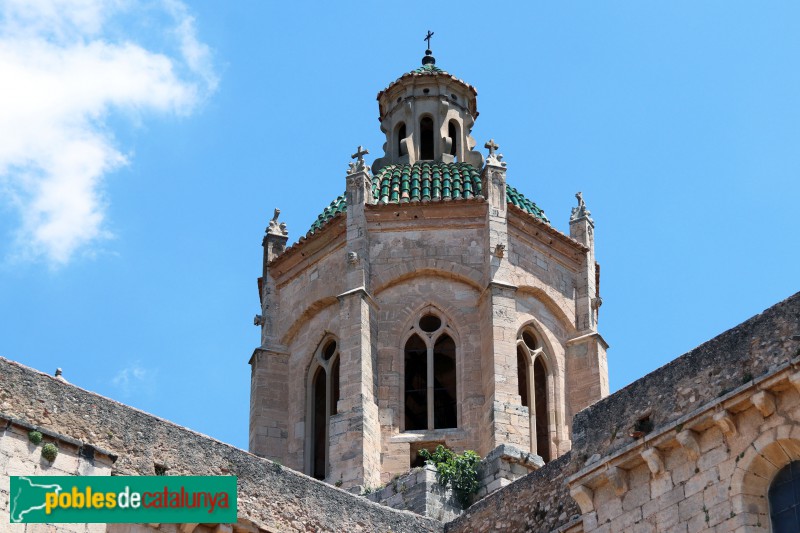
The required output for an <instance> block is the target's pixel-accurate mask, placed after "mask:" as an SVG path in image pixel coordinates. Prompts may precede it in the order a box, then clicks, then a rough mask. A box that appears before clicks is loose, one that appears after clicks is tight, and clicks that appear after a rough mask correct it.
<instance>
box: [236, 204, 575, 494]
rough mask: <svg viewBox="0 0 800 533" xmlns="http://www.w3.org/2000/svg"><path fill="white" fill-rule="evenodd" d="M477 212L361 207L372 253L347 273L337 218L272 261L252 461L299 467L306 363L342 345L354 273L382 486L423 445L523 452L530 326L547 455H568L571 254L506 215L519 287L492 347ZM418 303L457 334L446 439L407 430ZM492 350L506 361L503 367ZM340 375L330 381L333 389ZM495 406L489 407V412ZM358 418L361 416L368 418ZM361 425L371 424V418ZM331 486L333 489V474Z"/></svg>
mask: <svg viewBox="0 0 800 533" xmlns="http://www.w3.org/2000/svg"><path fill="white" fill-rule="evenodd" d="M486 213H487V203H486V202H485V201H484V200H482V199H473V200H462V201H458V202H431V203H408V204H400V205H382V206H376V205H366V206H364V214H365V222H364V223H365V224H366V227H365V228H363V234H362V233H358V235H360V236H361V237H360V238H363V239H365V240H366V242H367V244H368V257H361V256H360V255H359V256H358V257H357V259H355V261H357V263H351V262H350V260H349V258H348V253H349V252H351V251H352V250H350V249H349V248H348V247H349V246H350V245H349V244H347V243H346V241H345V233H344V229H343V228H344V227H343V225H342V224H343V218H342V217H338V218H335V219H333V220H332V221H331V222H330V223H329V225H327V226H325V227H324V228H322V229H321V230H319V231H318V232H317V233H316V234H314V235H312V236H311V237H309V238H307V239H305V240H302V241H301V242H299V243H298V244H295V245H294V246H292V247H290V248H289V249H287V251H286V252H285V253H284V255H283V256H279V257H278V258H277V259H276V260H274V261H273V262H272V263H270V265H269V272H270V276H271V277H272V278H273V279H274V280H275V281H274V284H275V292H274V293H273V294H272V295H271V298H272V301H273V303H272V304H271V311H270V312H272V313H274V314H275V317H274V319H273V320H271V321H269V323H270V324H274V328H275V331H274V335H273V337H272V339H273V340H272V341H271V342H272V343H273V344H274V346H262V347H261V348H260V349H259V350H257V351H256V354H257V357H256V356H254V359H257V364H256V365H254V368H253V372H254V379H253V386H254V387H256V388H258V391H257V392H254V393H253V396H252V398H251V435H250V440H251V450H253V451H254V452H256V453H258V454H259V455H262V456H265V457H269V458H273V459H276V460H280V461H281V462H283V463H284V464H286V465H287V466H290V467H292V468H295V469H297V470H301V471H303V470H305V468H306V463H307V458H306V457H305V455H306V449H307V443H306V440H307V438H308V434H307V433H308V427H307V424H306V419H307V418H308V416H307V415H308V410H307V403H308V398H309V393H308V380H309V377H308V369H309V364H310V362H311V359H312V357H313V353H314V351H315V350H316V349H317V347H318V345H319V343H320V341H321V339H322V338H323V337H324V336H325V335H326V334H332V335H334V336H336V337H338V338H340V339H342V328H343V327H344V322H343V320H344V318H343V317H344V316H347V315H342V314H341V311H340V306H341V303H340V301H339V300H338V299H337V297H339V296H340V295H341V294H343V293H345V291H347V290H352V289H354V288H355V287H350V286H345V284H344V280H346V279H350V278H349V277H348V276H351V274H352V272H351V271H352V269H353V266H354V265H358V266H359V267H361V266H363V267H364V271H365V277H364V287H365V289H366V291H367V293H368V294H369V297H371V298H372V299H373V300H374V304H373V305H372V307H370V309H369V310H368V311H367V313H368V315H369V317H368V319H369V323H370V324H374V326H375V334H374V335H372V334H370V335H371V342H372V343H373V344H372V346H373V357H374V358H375V361H376V365H375V367H374V368H375V373H376V375H375V387H376V388H375V391H374V392H375V398H376V400H377V409H375V413H377V418H378V419H379V427H380V432H381V436H380V439H381V444H380V447H381V450H380V454H381V455H380V457H381V466H380V470H381V472H380V480H381V481H382V482H386V481H388V480H389V479H391V478H392V477H393V476H394V475H396V474H399V473H404V472H407V471H408V470H409V468H410V465H411V459H412V458H411V451H410V450H411V447H412V446H417V445H419V444H420V443H425V442H430V443H442V442H443V443H445V444H446V445H447V446H449V447H452V448H453V449H455V450H457V451H463V450H466V449H473V450H477V451H478V452H479V453H481V454H484V455H485V454H487V453H489V452H490V451H491V450H492V449H493V448H494V447H495V446H496V444H497V443H508V444H512V445H514V446H517V447H519V448H522V449H526V450H530V447H531V444H530V430H529V417H530V413H529V412H528V410H527V408H523V407H522V406H521V405H520V397H519V395H518V394H516V393H517V384H516V379H517V374H516V372H517V370H516V347H515V346H516V335H517V333H518V331H519V330H520V328H522V327H523V326H526V325H528V326H530V327H533V328H535V329H536V331H537V334H538V335H539V336H541V337H542V339H543V341H544V344H545V346H546V350H547V354H548V358H549V359H548V360H549V362H550V364H549V370H550V371H551V373H552V375H551V383H550V393H551V397H550V398H549V399H548V410H549V416H548V418H549V420H550V428H551V431H552V435H551V450H552V453H554V454H556V455H557V454H560V453H564V452H565V451H566V450H568V449H569V447H570V438H569V416H568V414H567V413H568V409H569V407H568V405H567V402H566V398H567V397H568V396H567V392H568V387H567V384H566V361H565V343H566V342H567V340H568V339H569V338H571V337H574V336H575V334H576V330H575V327H574V325H573V324H572V322H571V320H574V313H575V303H574V287H575V285H576V280H575V276H576V275H577V267H578V265H579V264H580V261H579V260H580V253H581V252H580V250H579V248H580V246H578V245H576V244H575V243H570V242H569V241H568V239H567V240H564V237H565V236H563V235H560V236H558V238H556V239H555V240H556V241H559V242H558V243H556V244H553V243H554V239H553V235H551V234H550V233H552V232H555V230H552V229H549V230H545V229H542V228H539V227H538V226H537V227H533V226H530V227H528V226H526V225H525V222H524V221H523V220H522V215H520V214H514V215H513V216H514V217H515V220H516V222H515V223H516V225H517V227H516V229H515V230H514V236H513V239H512V240H511V242H512V246H511V251H510V254H509V256H508V257H506V258H505V259H504V260H503V264H504V265H507V266H508V269H506V270H504V272H506V271H507V272H509V273H510V274H509V279H510V281H511V282H513V283H518V284H519V285H520V287H521V289H520V290H519V291H518V292H517V293H516V294H512V295H511V299H510V300H509V305H510V307H509V308H508V309H507V310H506V312H507V315H508V316H507V319H508V327H507V328H506V329H507V330H508V331H507V332H505V331H504V332H500V333H499V334H498V335H500V336H499V337H497V335H495V336H494V337H492V336H491V335H489V336H487V333H486V332H487V331H490V330H491V327H492V326H491V324H489V322H490V319H491V317H492V315H493V313H495V312H500V310H494V309H492V306H493V305H494V304H493V303H492V299H491V298H490V299H489V300H487V293H486V287H487V285H488V283H489V280H488V279H487V277H486V276H487V262H488V261H490V260H492V257H491V252H490V250H489V244H488V241H487V226H486V216H487V215H486ZM525 216H527V215H525ZM340 219H341V220H340ZM356 229H357V230H358V231H359V232H361V231H362V229H361V228H356ZM348 231H350V230H348ZM354 231H355V230H354ZM548 231H549V232H550V233H548ZM348 238H349V237H348ZM559 238H560V239H561V240H559ZM561 241H563V242H561ZM361 253H362V252H359V254H361ZM570 270H571V271H570ZM351 281H352V280H351ZM351 284H352V283H351ZM356 284H357V282H356ZM426 306H432V307H433V308H435V309H436V310H437V312H438V313H440V314H442V315H443V316H445V317H446V319H447V321H448V325H449V326H451V328H452V329H453V331H454V333H455V335H454V337H455V338H454V340H455V341H456V344H457V362H458V391H457V396H458V420H459V424H458V428H456V429H447V430H429V431H413V432H408V431H405V430H404V416H405V414H404V407H403V401H404V398H403V379H404V352H403V348H404V342H405V339H406V338H407V337H408V335H407V331H408V329H409V327H410V325H411V324H412V323H413V322H414V321H415V320H416V319H418V318H419V317H420V316H421V315H422V314H423V313H424V310H425V308H426ZM487 306H488V307H487ZM373 315H374V316H373ZM570 317H572V318H570ZM486 327H489V328H490V330H486ZM495 337H497V338H495ZM500 337H502V338H500ZM275 339H278V340H275ZM498 350H501V351H503V353H502V354H501V355H502V357H500V358H498ZM506 352H507V353H506ZM492 355H494V357H493V356H492ZM500 361H502V364H501V366H499V367H498V364H499V362H500ZM487 376H488V377H492V378H493V377H494V376H500V378H499V381H498V382H497V383H496V382H495V381H493V380H488V381H487V379H488V378H487ZM350 377H352V376H350ZM350 377H348V376H344V375H343V376H340V380H341V387H342V390H345V389H346V387H347V383H348V382H347V380H348V379H350ZM498 384H499V385H498ZM498 386H502V387H504V389H503V391H504V393H503V395H502V396H503V397H502V398H501V399H500V400H496V399H495V398H494V396H493V394H494V389H495V388H496V387H498ZM506 389H507V390H506ZM487 398H489V400H487ZM342 400H345V398H342ZM487 402H488V404H487ZM498 402H499V403H498ZM340 404H341V400H340ZM491 404H494V405H495V409H489V408H488V407H487V405H491ZM342 405H344V404H342ZM367 407H370V406H369V405H365V406H364V415H363V416H367V414H369V413H371V412H372V411H373V410H372V409H367ZM337 416H338V415H337ZM370 416H372V415H370ZM487 416H488V417H489V418H491V420H486V417H487ZM365 423H366V424H367V426H369V427H371V426H372V424H373V420H372V419H370V420H365ZM486 428H491V429H489V430H487V429H486ZM487 431H489V433H487ZM334 433H335V432H334ZM332 438H333V439H334V440H335V441H336V442H335V444H336V446H335V449H334V447H332V448H331V449H332V450H334V451H335V454H332V455H331V457H332V458H333V457H334V455H335V456H337V457H338V456H342V457H345V456H349V455H351V454H349V453H348V451H347V450H346V449H344V448H343V447H346V445H347V444H346V439H343V438H340V437H337V436H336V434H333V435H332ZM498 439H499V440H498ZM331 442H333V441H331ZM434 445H435V444H434ZM358 453H361V452H358ZM331 466H332V468H333V466H334V464H333V462H332V463H331ZM333 477H336V478H337V480H338V479H339V474H336V476H333ZM329 481H332V480H329ZM343 481H345V485H344V486H345V487H349V483H347V481H346V480H343Z"/></svg>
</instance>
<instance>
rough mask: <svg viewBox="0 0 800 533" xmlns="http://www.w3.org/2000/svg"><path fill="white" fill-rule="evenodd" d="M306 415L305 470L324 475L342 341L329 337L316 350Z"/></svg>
mask: <svg viewBox="0 0 800 533" xmlns="http://www.w3.org/2000/svg"><path fill="white" fill-rule="evenodd" d="M308 376H309V380H308V396H307V398H308V412H307V417H306V457H307V459H306V473H308V474H309V475H310V476H313V477H315V478H317V479H325V478H326V477H327V475H328V470H329V462H330V461H329V458H328V455H329V449H328V447H329V446H328V444H329V442H330V438H329V437H330V427H331V416H333V415H335V414H336V412H337V408H336V404H337V403H338V402H339V344H338V343H337V342H336V339H333V338H329V339H326V340H325V341H323V342H322V343H321V344H320V347H319V348H318V349H317V351H316V352H315V353H314V358H313V360H312V362H311V367H310V368H309V373H308Z"/></svg>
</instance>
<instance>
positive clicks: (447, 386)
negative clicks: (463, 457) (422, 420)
mask: <svg viewBox="0 0 800 533" xmlns="http://www.w3.org/2000/svg"><path fill="white" fill-rule="evenodd" d="M433 406H434V407H433V427H434V428H435V429H441V428H454V427H456V426H457V420H456V419H457V415H456V413H457V408H456V343H455V342H453V339H451V338H450V336H449V335H442V336H441V337H439V338H438V339H437V340H436V344H434V346H433Z"/></svg>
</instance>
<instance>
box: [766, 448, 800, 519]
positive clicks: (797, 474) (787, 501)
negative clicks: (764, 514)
mask: <svg viewBox="0 0 800 533" xmlns="http://www.w3.org/2000/svg"><path fill="white" fill-rule="evenodd" d="M769 515H770V519H771V520H772V531H773V532H774V533H784V532H795V531H800V461H792V462H791V463H789V464H788V465H786V466H784V467H783V468H782V469H781V470H780V471H779V472H778V473H777V475H776V476H775V477H774V478H773V480H772V483H771V484H770V486H769Z"/></svg>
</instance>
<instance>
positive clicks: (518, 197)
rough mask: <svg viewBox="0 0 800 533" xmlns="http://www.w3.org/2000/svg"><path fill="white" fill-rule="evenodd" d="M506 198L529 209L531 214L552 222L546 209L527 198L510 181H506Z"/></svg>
mask: <svg viewBox="0 0 800 533" xmlns="http://www.w3.org/2000/svg"><path fill="white" fill-rule="evenodd" d="M506 198H507V199H508V203H510V204H514V205H515V206H517V207H519V208H520V209H522V210H523V211H527V212H528V213H529V214H531V215H533V216H535V217H536V218H539V219H542V220H544V221H545V222H547V223H548V224H549V223H550V221H549V220H548V219H547V216H546V215H545V214H544V211H543V210H542V209H541V208H540V207H539V206H538V205H536V204H535V203H533V202H532V201H531V200H528V199H527V198H525V197H524V196H523V195H522V193H521V192H519V191H518V190H517V189H515V188H514V187H512V186H511V185H509V184H508V183H506Z"/></svg>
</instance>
